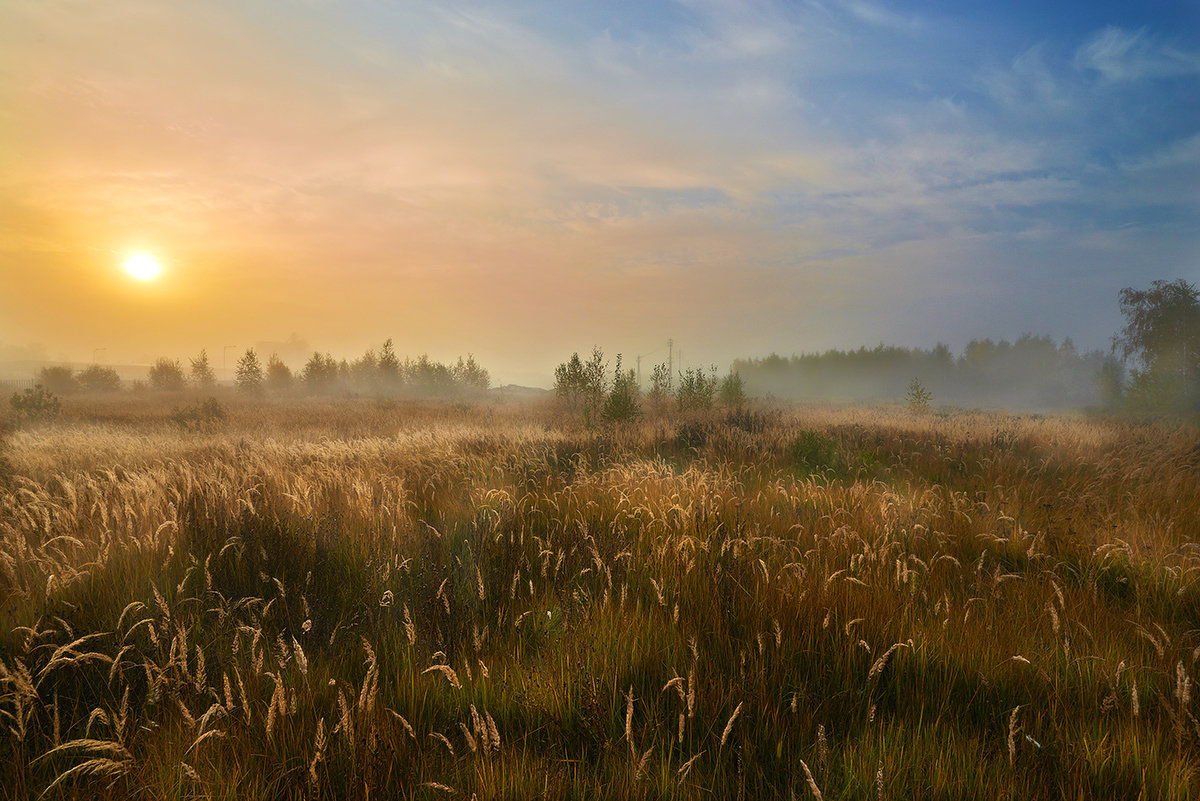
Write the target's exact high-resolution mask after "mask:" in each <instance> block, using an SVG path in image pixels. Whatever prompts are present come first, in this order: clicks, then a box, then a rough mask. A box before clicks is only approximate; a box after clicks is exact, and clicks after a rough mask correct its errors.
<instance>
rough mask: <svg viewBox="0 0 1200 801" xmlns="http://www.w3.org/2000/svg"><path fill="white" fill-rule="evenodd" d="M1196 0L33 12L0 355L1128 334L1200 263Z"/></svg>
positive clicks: (641, 346) (736, 345) (12, 130)
mask: <svg viewBox="0 0 1200 801" xmlns="http://www.w3.org/2000/svg"><path fill="white" fill-rule="evenodd" d="M1197 14H1198V12H1197V6H1196V5H1195V4H1194V3H1192V2H1184V1H1182V0H1180V1H1179V2H1162V3H1152V4H1141V3H1122V2H1102V3H1090V2H1089V3H1083V2H1068V3H1060V4H1055V5H1054V6H1053V8H1050V7H1046V6H1044V5H1043V4H1035V3H1028V2H1017V3H1010V4H994V3H976V2H968V3H946V2H940V1H935V0H923V1H922V2H908V3H898V2H890V3H886V2H870V1H868V0H846V1H845V2H839V1H837V0H824V1H823V2H798V3H793V2H787V3H783V2H744V3H742V2H739V3H718V2H705V1H704V0H687V1H686V2H658V1H655V2H649V3H645V4H620V5H610V4H587V3H578V2H567V3H545V2H528V3H500V2H484V3H458V2H451V3H439V4H427V3H408V2H396V3H390V2H389V3H369V2H357V1H355V0H345V1H344V2H342V1H339V2H326V3H305V4H293V3H280V2H272V1H271V0H261V1H259V2H251V3H241V2H212V3H203V4H166V3H159V2H141V1H140V0H130V1H128V2H118V3H103V4H91V3H77V2H57V1H49V2H47V1H45V0H36V1H35V0H8V2H5V3H4V4H3V7H2V8H0V176H3V177H2V178H0V361H4V360H5V359H11V358H15V357H14V356H13V354H15V353H18V352H24V351H27V350H29V349H30V348H35V349H36V348H40V349H41V352H44V353H45V354H46V355H47V356H48V357H50V358H55V359H66V360H73V361H77V362H86V361H90V360H91V358H92V356H93V354H94V353H95V352H96V350H97V349H104V351H105V354H104V356H105V359H107V360H109V361H114V362H141V363H146V362H148V361H150V360H152V359H154V358H156V357H158V356H169V357H171V358H183V357H186V356H189V355H193V354H195V353H197V352H199V351H200V350H201V349H202V348H206V349H207V350H208V352H209V354H217V353H220V352H221V349H222V347H223V346H225V345H227V344H230V343H236V344H238V345H239V346H240V347H242V348H245V347H247V346H250V345H253V344H254V343H256V342H261V341H281V340H284V339H286V338H287V337H288V336H289V335H290V334H291V333H293V332H296V333H297V334H298V335H299V337H301V338H302V339H303V340H305V341H306V342H307V343H310V344H311V345H312V347H313V348H315V349H319V350H321V351H326V350H328V351H330V352H332V353H333V354H334V355H335V356H337V357H339V358H341V357H343V356H344V357H347V358H353V357H354V356H356V355H357V354H360V353H361V352H362V351H363V350H364V349H365V348H367V347H377V346H378V345H379V343H381V342H383V341H384V340H385V339H386V338H388V337H391V338H394V340H395V342H396V347H397V350H398V352H399V353H400V354H401V355H404V354H408V355H412V356H417V355H419V354H421V353H429V354H430V355H431V356H433V357H435V358H439V359H451V358H453V357H455V356H457V355H459V354H466V353H474V354H475V355H476V357H477V358H478V359H479V360H480V361H481V363H483V364H485V365H487V366H488V367H489V368H490V369H491V370H492V373H493V376H494V377H495V379H496V382H497V383H508V382H516V383H522V384H531V385H540V386H549V385H550V383H551V382H552V374H553V368H554V365H555V364H557V363H558V362H561V361H562V360H563V359H564V358H565V357H566V356H568V355H569V354H570V352H571V351H575V350H578V351H585V350H588V349H590V348H591V346H592V345H593V344H599V345H601V346H602V347H604V348H605V350H606V351H607V352H609V353H612V354H615V353H617V352H623V353H624V354H625V357H626V360H627V362H628V361H630V360H632V359H633V357H635V356H636V355H638V354H645V353H650V352H651V351H654V350H661V349H662V348H663V347H664V345H665V342H666V340H667V339H668V338H673V339H674V340H675V341H676V342H678V343H679V344H680V347H681V348H682V349H683V351H684V354H685V355H684V358H685V359H687V360H689V361H691V362H692V363H694V364H708V363H717V364H728V363H729V362H730V361H731V360H732V359H735V358H740V357H756V356H763V355H766V354H767V353H770V352H772V351H774V352H779V353H782V354H791V353H797V352H802V351H814V350H818V349H823V348H831V347H858V346H859V345H868V346H870V345H875V344H877V343H880V342H887V343H890V344H898V345H910V346H922V347H929V346H932V345H933V344H934V343H936V342H939V341H942V342H948V343H950V344H951V345H952V346H954V347H956V348H959V347H961V346H962V345H964V344H965V343H966V342H967V341H969V340H971V339H974V338H982V337H993V338H1001V337H1008V338H1014V337H1017V336H1019V335H1020V334H1022V333H1024V332H1030V333H1033V334H1037V335H1050V336H1053V337H1055V338H1056V339H1062V338H1064V337H1068V336H1070V337H1072V338H1073V339H1074V340H1075V341H1076V342H1077V343H1079V345H1080V346H1081V347H1087V348H1096V347H1106V346H1107V342H1108V338H1109V337H1110V336H1111V334H1112V333H1113V331H1114V330H1115V329H1116V328H1117V327H1118V325H1119V322H1120V316H1119V313H1118V308H1117V303H1116V295H1117V292H1118V290H1119V289H1121V288H1122V287H1126V286H1131V285H1134V286H1137V285H1145V284H1147V283H1149V282H1150V281H1151V280H1154V279H1159V278H1163V279H1170V278H1174V277H1179V276H1182V277H1184V278H1186V279H1188V280H1192V281H1195V280H1196V279H1197V278H1198V277H1200V266H1198V259H1197V253H1198V252H1200V247H1198V246H1200V225H1198V220H1200V215H1198V213H1197V212H1198V210H1200V189H1198V187H1200V104H1197V103H1196V102H1195V99H1196V97H1197V96H1198V95H1200V30H1198V25H1197ZM138 241H146V242H154V243H156V247H158V248H160V250H161V254H169V266H170V269H169V271H164V272H162V273H161V274H159V275H158V277H157V278H156V279H155V280H152V281H151V280H145V279H148V278H150V277H152V275H151V274H152V273H154V274H157V269H154V268H157V267H158V265H159V264H160V263H161V260H162V259H165V256H163V255H159V254H153V255H147V256H145V257H144V260H143V261H141V262H139V263H138V264H137V265H133V264H132V263H131V262H121V261H120V260H121V259H123V258H125V257H126V255H127V254H128V250H127V243H129V242H138ZM114 253H115V254H118V255H117V256H116V257H115V258H116V259H117V260H118V261H117V262H114V255H113V254H114ZM131 258H132V257H131ZM156 259H158V261H156ZM122 263H123V265H124V269H125V270H127V271H128V273H129V274H130V275H133V276H135V277H137V278H139V279H143V280H144V281H145V286H144V287H142V288H144V289H145V290H146V291H142V292H134V291H131V290H130V286H129V285H130V282H129V280H128V276H120V277H121V278H124V279H125V280H123V281H122V280H114V273H113V268H114V264H118V265H119V264H122ZM151 288H153V291H150V290H151ZM299 366H300V365H298V364H293V367H299Z"/></svg>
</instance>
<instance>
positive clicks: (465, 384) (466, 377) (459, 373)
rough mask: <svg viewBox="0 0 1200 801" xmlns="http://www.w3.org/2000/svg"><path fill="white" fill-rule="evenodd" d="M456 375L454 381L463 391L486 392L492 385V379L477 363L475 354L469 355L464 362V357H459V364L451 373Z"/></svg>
mask: <svg viewBox="0 0 1200 801" xmlns="http://www.w3.org/2000/svg"><path fill="white" fill-rule="evenodd" d="M450 372H451V373H453V375H454V380H455V381H457V382H458V385H459V386H460V387H462V388H463V389H466V390H468V391H472V392H484V391H486V390H487V388H488V387H489V386H490V385H491V383H492V378H491V376H490V375H488V371H487V370H485V369H484V368H482V367H480V366H479V364H478V363H477V362H476V361H475V356H474V354H470V353H468V354H467V358H466V360H465V361H464V360H463V357H462V356H459V357H458V363H457V364H455V365H454V367H453V368H452V369H451V371H450Z"/></svg>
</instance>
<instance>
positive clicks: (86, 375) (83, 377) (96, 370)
mask: <svg viewBox="0 0 1200 801" xmlns="http://www.w3.org/2000/svg"><path fill="white" fill-rule="evenodd" d="M77 378H78V380H79V383H80V385H81V386H82V387H83V388H84V389H85V390H86V391H88V392H116V391H117V390H119V389H120V388H121V376H119V375H117V371H116V370H114V369H113V368H111V367H101V366H100V365H98V364H93V365H92V366H90V367H88V368H87V369H86V370H83V371H81V372H80V373H79V375H78V376H77Z"/></svg>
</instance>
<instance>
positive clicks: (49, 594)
mask: <svg viewBox="0 0 1200 801" xmlns="http://www.w3.org/2000/svg"><path fill="white" fill-rule="evenodd" d="M152 396H153V393H146V394H145V395H144V396H142V397H140V398H138V397H132V396H129V395H122V396H114V397H112V398H111V399H103V398H93V399H87V398H83V399H79V398H76V399H72V400H70V401H68V402H66V403H64V408H63V412H62V415H61V416H60V418H59V419H58V420H57V421H55V422H54V423H52V424H42V425H31V426H27V427H24V428H21V429H19V430H16V431H13V432H11V433H10V434H9V436H8V437H7V446H6V447H5V448H4V449H3V450H0V454H2V455H3V458H4V462H3V465H2V466H0V610H2V616H0V797H2V798H9V799H26V798H38V797H44V798H51V799H53V798H76V797H88V798H94V799H109V798H112V799H117V798H135V799H177V798H178V799H183V798H188V799H190V798H214V799H235V798H236V799H293V798H294V799H304V798H337V799H370V798H451V797H453V798H473V797H477V798H479V799H491V798H511V799H527V798H580V799H584V798H587V799H592V798H595V799H601V798H604V799H608V798H617V799H620V798H681V799H743V798H745V799H755V798H767V799H770V798H780V799H791V798H798V799H799V798H807V797H816V798H822V797H823V798H829V799H833V798H846V799H860V798H861V799H881V798H882V799H893V798H895V799H908V798H923V799H938V798H979V799H995V798H1010V797H1011V798H1024V799H1031V798H1032V799H1038V798H1044V799H1061V798H1079V799H1092V798H1108V799H1121V798H1125V799H1138V798H1144V799H1148V798H1166V799H1185V798H1200V774H1198V771H1197V765H1200V723H1198V721H1197V704H1196V702H1195V700H1194V698H1193V695H1194V693H1193V688H1192V680H1193V678H1194V677H1196V676H1197V670H1198V665H1197V662H1198V660H1200V583H1198V582H1200V545H1198V544H1197V541H1198V540H1200V432H1198V430H1197V428H1196V427H1195V426H1188V425H1183V424H1170V423H1157V424H1153V423H1136V424H1135V423H1130V422H1123V421H1118V420H1107V419H1099V418H1088V417H1066V416H1061V417H1039V416H1032V415H1025V416H1019V415H1008V414H1002V413H969V412H944V411H928V412H925V413H914V412H910V411H908V410H906V409H904V408H900V407H895V408H866V407H854V408H835V407H832V406H808V407H787V408H783V407H779V408H772V407H768V406H765V405H759V406H754V407H752V408H750V409H747V410H742V411H740V412H727V411H714V412H709V413H705V414H694V415H686V416H682V415H679V414H675V413H671V412H662V413H659V414H649V415H646V416H644V417H643V418H642V419H641V420H640V421H638V422H636V423H632V424H627V425H622V426H609V427H597V428H587V427H584V426H583V425H582V424H581V423H580V422H579V421H577V420H574V419H572V418H570V417H567V416H564V415H563V414H561V413H560V412H558V411H556V410H555V409H554V408H553V407H552V406H551V405H548V404H547V405H538V404H536V403H533V404H517V403H509V404H502V403H496V402H489V401H479V402H473V403H434V402H428V403H426V402H419V401H404V402H396V401H386V400H372V399H346V400H340V401H324V400H299V399H293V400H285V401H284V400H281V401H272V400H269V399H268V400H263V401H260V402H252V401H248V400H239V399H238V398H235V397H233V396H232V395H227V396H225V395H223V396H221V399H220V404H221V405H222V406H223V409H224V410H225V411H226V412H227V414H226V415H225V416H224V418H221V417H219V416H216V415H206V414H204V413H202V412H201V411H200V410H201V407H200V406H198V405H196V406H189V404H194V403H195V400H194V399H190V398H187V397H184V396H180V397H178V398H171V399H170V400H163V399H161V398H158V397H157V396H153V397H152ZM189 410H191V411H189ZM193 412H194V413H193Z"/></svg>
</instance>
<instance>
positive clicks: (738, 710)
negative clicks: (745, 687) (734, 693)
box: [721, 701, 743, 748]
mask: <svg viewBox="0 0 1200 801" xmlns="http://www.w3.org/2000/svg"><path fill="white" fill-rule="evenodd" d="M742 703H743V702H742V701H739V702H738V705H737V708H736V709H734V710H733V714H732V715H730V716H729V722H728V723H726V724H725V731H724V732H722V733H721V747H722V748H724V747H725V743H726V742H727V741H728V740H729V735H730V733H732V732H733V724H734V723H736V722H737V719H738V715H740V714H741V713H742Z"/></svg>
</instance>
